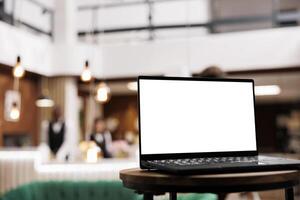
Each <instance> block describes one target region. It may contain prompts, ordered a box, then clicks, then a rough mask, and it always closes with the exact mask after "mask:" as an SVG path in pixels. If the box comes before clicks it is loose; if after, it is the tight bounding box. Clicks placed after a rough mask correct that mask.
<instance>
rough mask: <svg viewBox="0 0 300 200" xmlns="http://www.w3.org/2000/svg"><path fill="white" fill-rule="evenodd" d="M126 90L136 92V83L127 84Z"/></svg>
mask: <svg viewBox="0 0 300 200" xmlns="http://www.w3.org/2000/svg"><path fill="white" fill-rule="evenodd" d="M127 88H128V89H129V90H132V91H137V90H138V86H137V82H136V81H133V82H129V83H127Z"/></svg>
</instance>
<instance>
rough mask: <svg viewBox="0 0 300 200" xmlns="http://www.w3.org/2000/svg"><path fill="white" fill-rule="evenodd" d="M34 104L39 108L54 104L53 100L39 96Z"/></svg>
mask: <svg viewBox="0 0 300 200" xmlns="http://www.w3.org/2000/svg"><path fill="white" fill-rule="evenodd" d="M35 105H36V106H37V107H41V108H48V107H52V106H54V101H53V100H52V99H49V98H41V99H38V100H36V102H35Z"/></svg>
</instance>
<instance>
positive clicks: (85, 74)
mask: <svg viewBox="0 0 300 200" xmlns="http://www.w3.org/2000/svg"><path fill="white" fill-rule="evenodd" d="M80 78H81V80H82V81H83V82H88V81H90V80H91V79H92V73H91V70H90V67H89V61H85V65H84V69H83V71H82V73H81V76H80Z"/></svg>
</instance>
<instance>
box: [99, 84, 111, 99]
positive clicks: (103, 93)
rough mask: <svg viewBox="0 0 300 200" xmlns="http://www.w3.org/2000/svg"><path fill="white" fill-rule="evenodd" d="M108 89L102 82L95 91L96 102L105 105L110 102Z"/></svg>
mask: <svg viewBox="0 0 300 200" xmlns="http://www.w3.org/2000/svg"><path fill="white" fill-rule="evenodd" d="M110 96H111V94H110V88H109V87H108V85H107V84H106V83H104V82H102V83H100V84H99V85H98V87H97V90H96V100H97V101H98V102H100V103H106V102H108V101H109V100H110Z"/></svg>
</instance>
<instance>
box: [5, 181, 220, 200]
mask: <svg viewBox="0 0 300 200" xmlns="http://www.w3.org/2000/svg"><path fill="white" fill-rule="evenodd" d="M141 199H143V198H142V196H141V195H137V194H135V193H134V191H132V190H130V189H127V188H125V187H123V185H122V183H121V182H120V181H96V182H84V181H80V182H75V181H48V182H33V183H29V184H25V185H22V186H20V187H18V188H16V189H13V190H11V191H9V192H7V193H6V194H4V195H3V196H2V198H1V200H141ZM160 199H165V198H160ZM216 199H217V197H216V195H214V194H179V195H178V200H216Z"/></svg>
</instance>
